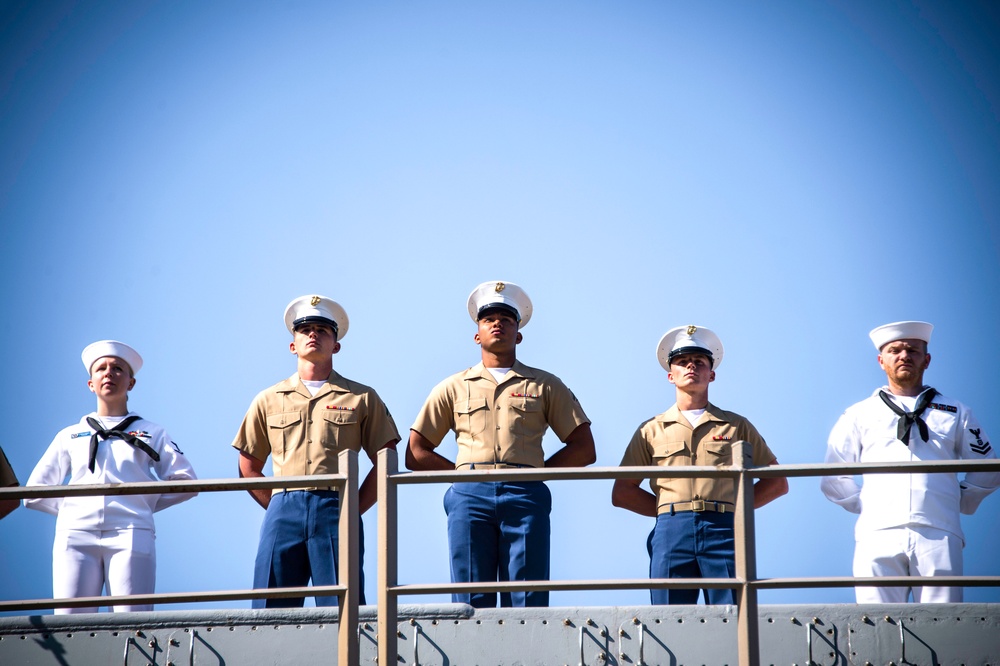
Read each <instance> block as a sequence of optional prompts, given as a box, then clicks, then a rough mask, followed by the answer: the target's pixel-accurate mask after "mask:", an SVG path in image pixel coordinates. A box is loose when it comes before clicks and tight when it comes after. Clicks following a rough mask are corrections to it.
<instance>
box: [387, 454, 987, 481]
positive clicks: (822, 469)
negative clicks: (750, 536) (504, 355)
mask: <svg viewBox="0 0 1000 666" xmlns="http://www.w3.org/2000/svg"><path fill="white" fill-rule="evenodd" d="M956 471H984V472H985V471H1000V460H935V461H919V460H918V461H913V462H895V463H857V464H845V463H804V464H795V465H771V466H768V467H747V468H743V469H737V468H735V467H731V466H725V467H704V466H702V467H693V466H685V467H660V466H648V467H566V468H562V467H541V468H527V469H498V470H461V469H459V470H444V471H433V472H428V471H421V472H401V473H399V474H394V475H392V476H390V477H389V479H390V481H391V482H392V483H395V484H398V485H404V484H405V485H409V484H426V483H465V482H476V481H543V480H554V481H568V480H603V479H650V478H665V477H671V478H700V477H711V478H726V477H732V478H736V477H738V476H739V475H740V474H741V473H743V474H746V475H747V476H750V477H754V478H772V477H792V476H794V477H803V476H835V475H836V476H842V475H844V474H851V475H854V474H912V473H914V472H922V473H925V472H926V473H932V472H938V473H953V472H956Z"/></svg>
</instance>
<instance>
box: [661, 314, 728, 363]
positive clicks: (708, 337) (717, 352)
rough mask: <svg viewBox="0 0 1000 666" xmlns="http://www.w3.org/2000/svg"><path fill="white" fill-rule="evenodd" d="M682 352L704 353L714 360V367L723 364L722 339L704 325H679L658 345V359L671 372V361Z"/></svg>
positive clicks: (665, 335)
mask: <svg viewBox="0 0 1000 666" xmlns="http://www.w3.org/2000/svg"><path fill="white" fill-rule="evenodd" d="M681 354H704V355H705V356H707V357H708V358H709V360H711V361H712V369H713V370H715V369H718V367H719V366H720V365H722V356H723V354H725V350H724V349H723V348H722V340H719V336H717V335H716V334H715V333H713V332H712V331H710V330H709V329H707V328H704V327H702V326H693V325H688V326H678V327H677V328H672V329H670V330H669V331H667V332H666V333H665V334H664V335H663V337H662V338H660V344H659V345H657V347H656V360H657V361H659V362H660V365H661V366H663V369H664V370H666V371H667V372H670V361H671V360H672V359H674V358H675V357H677V356H680V355H681Z"/></svg>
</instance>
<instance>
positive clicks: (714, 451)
mask: <svg viewBox="0 0 1000 666" xmlns="http://www.w3.org/2000/svg"><path fill="white" fill-rule="evenodd" d="M704 448H705V460H704V463H705V464H706V465H713V466H715V465H730V464H732V462H731V461H732V458H733V445H732V442H710V443H708V444H705V447H704Z"/></svg>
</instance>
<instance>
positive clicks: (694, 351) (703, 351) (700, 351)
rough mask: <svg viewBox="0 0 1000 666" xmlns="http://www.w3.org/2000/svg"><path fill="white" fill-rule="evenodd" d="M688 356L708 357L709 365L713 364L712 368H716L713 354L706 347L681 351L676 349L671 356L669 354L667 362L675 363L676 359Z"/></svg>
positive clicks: (682, 349) (685, 348) (684, 348)
mask: <svg viewBox="0 0 1000 666" xmlns="http://www.w3.org/2000/svg"><path fill="white" fill-rule="evenodd" d="M686 354H699V355H701V356H707V357H708V361H709V363H711V365H712V367H715V358H714V357H713V356H712V352H710V351H708V350H707V349H705V348H704V347H694V346H692V347H681V348H679V349H675V350H673V351H672V352H670V353H669V354H667V361H669V362H670V363H673V362H674V359H675V358H677V357H678V356H684V355H686Z"/></svg>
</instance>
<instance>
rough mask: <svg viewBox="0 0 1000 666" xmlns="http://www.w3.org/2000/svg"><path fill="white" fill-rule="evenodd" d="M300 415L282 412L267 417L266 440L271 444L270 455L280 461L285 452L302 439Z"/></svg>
mask: <svg viewBox="0 0 1000 666" xmlns="http://www.w3.org/2000/svg"><path fill="white" fill-rule="evenodd" d="M301 423H302V414H300V413H299V412H283V413H281V414H268V415H267V438H268V441H270V443H271V455H272V456H275V457H277V458H278V459H279V460H281V458H282V456H284V454H285V451H286V450H288V449H289V448H291V447H292V445H293V442H294V441H295V440H296V439H301V438H302V429H301V428H300V427H299V424H301Z"/></svg>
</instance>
